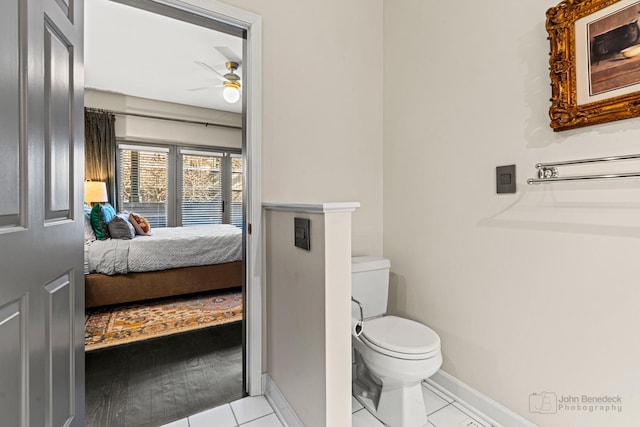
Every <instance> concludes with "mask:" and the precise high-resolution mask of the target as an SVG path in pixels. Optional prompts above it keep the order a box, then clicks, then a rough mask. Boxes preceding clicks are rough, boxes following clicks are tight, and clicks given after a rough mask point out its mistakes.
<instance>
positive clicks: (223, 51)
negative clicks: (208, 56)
mask: <svg viewBox="0 0 640 427" xmlns="http://www.w3.org/2000/svg"><path fill="white" fill-rule="evenodd" d="M213 48H214V49H215V50H217V51H218V52H220V55H222V56H224V57H225V58H226V59H227V61H233V62H237V63H238V64H242V60H241V59H240V57H239V56H238V55H236V54H235V53H234V52H233V51H232V50H231V49H230V48H228V47H227V46H214V47H213Z"/></svg>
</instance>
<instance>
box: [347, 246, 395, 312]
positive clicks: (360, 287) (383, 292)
mask: <svg viewBox="0 0 640 427" xmlns="http://www.w3.org/2000/svg"><path fill="white" fill-rule="evenodd" d="M390 267H391V262H389V260H388V259H385V258H380V257H373V256H361V257H353V258H351V296H352V297H353V298H354V299H356V300H358V301H359V302H360V303H361V304H362V310H363V314H364V318H365V319H368V318H370V317H376V316H382V315H383V314H385V313H386V312H387V297H388V295H389V268H390ZM351 315H352V316H353V317H355V318H357V319H359V318H360V309H359V308H358V304H356V303H354V302H352V303H351Z"/></svg>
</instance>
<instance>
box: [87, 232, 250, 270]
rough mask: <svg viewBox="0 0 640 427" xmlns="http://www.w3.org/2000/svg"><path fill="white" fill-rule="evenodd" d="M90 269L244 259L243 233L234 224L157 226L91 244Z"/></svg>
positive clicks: (151, 267) (163, 267)
mask: <svg viewBox="0 0 640 427" xmlns="http://www.w3.org/2000/svg"><path fill="white" fill-rule="evenodd" d="M85 253H87V254H88V257H87V258H88V264H89V272H91V273H103V274H126V273H133V272H145V271H157V270H166V269H169V268H178V267H192V266H197V265H210V264H222V263H225V262H232V261H239V260H241V259H242V232H241V230H240V229H239V228H237V227H234V226H233V225H230V224H220V225H203V226H197V227H166V228H154V229H152V230H151V235H150V236H136V237H135V238H134V239H132V240H117V239H109V240H96V241H93V242H91V243H88V244H87V250H86V251H85Z"/></svg>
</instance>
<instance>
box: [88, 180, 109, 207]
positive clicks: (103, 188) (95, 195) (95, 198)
mask: <svg viewBox="0 0 640 427" xmlns="http://www.w3.org/2000/svg"><path fill="white" fill-rule="evenodd" d="M84 201H85V203H87V204H91V203H102V202H108V201H109V198H108V197H107V184H106V183H104V182H100V181H85V183H84Z"/></svg>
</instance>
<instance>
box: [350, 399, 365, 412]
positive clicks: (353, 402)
mask: <svg viewBox="0 0 640 427" xmlns="http://www.w3.org/2000/svg"><path fill="white" fill-rule="evenodd" d="M362 408H364V406H362V403H360V402H358V399H356V398H355V397H353V396H351V413H354V412H356V411H359V410H360V409H362Z"/></svg>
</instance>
